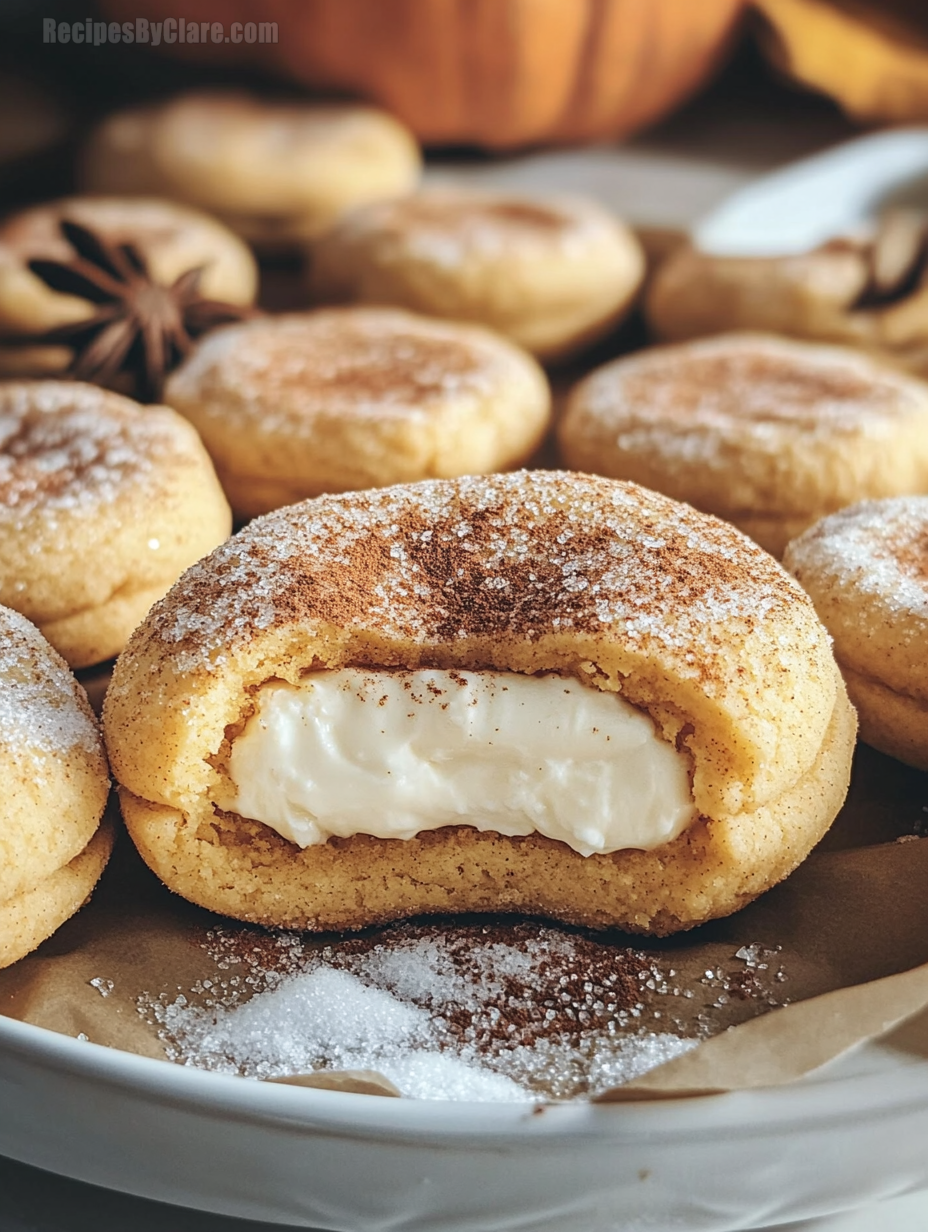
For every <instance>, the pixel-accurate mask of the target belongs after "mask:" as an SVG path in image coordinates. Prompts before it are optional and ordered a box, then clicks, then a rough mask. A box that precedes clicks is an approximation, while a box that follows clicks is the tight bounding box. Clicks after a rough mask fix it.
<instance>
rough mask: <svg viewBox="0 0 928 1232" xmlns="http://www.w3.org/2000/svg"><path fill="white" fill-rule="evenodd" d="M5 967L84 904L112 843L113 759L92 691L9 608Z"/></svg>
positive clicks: (0, 617) (0, 672)
mask: <svg viewBox="0 0 928 1232" xmlns="http://www.w3.org/2000/svg"><path fill="white" fill-rule="evenodd" d="M0 640H2V649H0V720H2V721H0V762H2V766H3V771H4V773H3V783H4V806H3V816H2V820H0V966H6V965H7V964H9V963H11V962H15V961H16V959H18V958H21V957H22V956H23V954H25V953H28V952H29V950H31V949H34V948H35V946H36V945H38V944H39V942H40V941H43V940H44V939H45V938H46V937H48V936H50V935H51V934H52V933H53V932H54V931H55V929H56V928H57V927H58V926H59V924H61V923H63V922H64V920H65V919H67V918H68V917H69V916H70V915H73V914H74V912H75V911H76V910H77V909H78V908H79V907H80V906H81V904H82V903H83V902H84V901H85V900H86V898H87V897H88V895H89V894H90V891H91V890H92V888H93V886H94V884H95V883H96V880H97V878H98V877H99V875H100V873H101V872H102V870H103V866H104V864H105V863H106V860H107V858H108V856H109V851H110V848H111V846H112V838H113V834H112V828H111V827H109V826H106V827H104V828H102V829H101V828H100V819H101V817H102V815H103V810H104V807H105V805H106V799H107V795H108V794H109V778H108V776H107V765H106V757H105V755H104V751H103V742H102V740H101V738H100V733H99V731H98V729H97V723H96V720H95V718H94V716H93V712H92V711H91V709H90V705H89V703H88V701H87V697H86V694H85V693H84V691H83V689H82V688H81V686H80V685H79V684H78V682H77V681H76V680H75V679H74V677H73V676H72V675H71V673H70V671H69V670H68V667H67V664H66V663H65V662H64V661H63V659H62V658H61V657H60V656H59V655H58V654H56V653H55V651H54V650H53V649H52V648H51V646H49V644H48V642H46V641H45V639H44V638H43V637H42V636H41V634H40V633H39V631H38V630H37V629H36V628H35V627H34V626H33V625H31V624H30V623H29V621H27V620H26V619H25V618H24V617H22V616H20V615H19V614H18V613H17V612H13V611H10V610H9V609H8V608H0Z"/></svg>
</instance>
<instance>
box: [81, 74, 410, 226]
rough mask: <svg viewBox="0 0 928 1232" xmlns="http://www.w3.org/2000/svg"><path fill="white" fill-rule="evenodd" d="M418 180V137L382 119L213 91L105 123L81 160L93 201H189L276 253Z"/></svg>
mask: <svg viewBox="0 0 928 1232" xmlns="http://www.w3.org/2000/svg"><path fill="white" fill-rule="evenodd" d="M420 170H421V154H420V152H419V147H418V144H417V142H416V140H415V138H414V137H413V136H412V134H411V133H410V132H409V130H408V129H406V128H405V127H404V126H403V125H402V124H400V122H399V121H398V120H395V119H394V118H393V116H391V115H388V114H387V113H386V112H384V111H380V110H378V109H377V108H374V107H368V106H362V105H360V104H341V105H334V104H319V103H307V102H283V101H273V100H264V99H260V98H257V97H255V96H252V95H249V94H246V93H244V92H242V91H231V90H213V91H197V92H194V93H190V94H182V95H180V96H178V97H177V98H174V99H169V100H168V101H167V102H165V103H163V104H158V105H154V106H152V105H149V106H145V107H139V108H133V109H130V110H129V111H125V112H118V113H116V114H115V115H112V116H109V117H108V118H107V119H105V120H104V121H103V122H102V123H101V124H100V125H99V127H98V128H97V129H96V131H95V132H94V133H93V134H92V136H91V138H90V141H89V142H88V145H87V148H86V149H85V152H84V158H83V168H82V180H83V183H84V185H85V186H86V187H87V189H88V190H89V191H92V192H118V193H144V194H153V193H157V194H158V195H161V196H165V197H171V198H176V199H178V200H181V201H186V202H189V203H190V204H192V205H196V206H199V207H200V208H201V209H205V210H209V211H210V213H213V214H215V215H216V216H217V217H219V218H221V219H222V220H223V221H224V222H225V223H226V224H227V225H228V226H229V227H231V228H232V229H233V230H234V231H236V232H237V233H238V234H239V235H242V236H243V237H244V238H245V239H247V240H249V241H250V242H252V243H255V244H257V245H258V246H259V247H268V246H269V247H275V246H279V245H281V244H288V243H292V242H293V241H295V240H305V239H307V238H311V237H313V236H315V235H318V234H319V233H320V232H321V231H322V230H324V229H325V228H326V227H328V226H329V225H330V224H331V223H332V222H333V221H334V220H335V219H336V218H337V217H338V216H339V215H340V214H341V213H342V212H343V211H344V210H346V209H349V208H351V207H352V206H356V205H360V204H362V203H364V202H367V201H376V200H378V199H380V198H382V197H392V196H397V195H399V194H401V193H405V192H409V191H410V190H411V189H413V188H414V187H415V185H416V183H417V182H418V179H419V175H420Z"/></svg>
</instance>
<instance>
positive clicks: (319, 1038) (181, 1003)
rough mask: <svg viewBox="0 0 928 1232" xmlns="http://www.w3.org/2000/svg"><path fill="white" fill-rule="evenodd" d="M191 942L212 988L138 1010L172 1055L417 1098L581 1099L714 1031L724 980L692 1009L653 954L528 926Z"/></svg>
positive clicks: (226, 1068)
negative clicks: (351, 1074)
mask: <svg viewBox="0 0 928 1232" xmlns="http://www.w3.org/2000/svg"><path fill="white" fill-rule="evenodd" d="M205 948H206V949H207V952H208V953H209V955H210V958H211V959H212V960H213V962H214V963H215V965H216V976H215V978H214V979H211V980H204V981H202V982H201V983H200V984H198V985H197V986H196V987H195V988H193V989H191V990H189V991H188V994H182V995H180V996H176V997H173V998H171V997H167V996H162V997H160V998H143V999H142V1001H141V1003H140V1005H139V1012H140V1013H141V1014H142V1016H143V1017H145V1018H146V1019H148V1020H149V1021H150V1022H153V1023H155V1024H157V1026H158V1029H159V1034H160V1037H161V1039H162V1041H163V1042H164V1044H165V1046H166V1049H167V1051H168V1055H169V1056H170V1057H171V1059H172V1060H175V1061H177V1062H180V1063H182V1064H186V1065H192V1066H196V1067H198V1068H203V1069H210V1070H215V1071H218V1072H222V1073H228V1074H241V1075H243V1076H246V1077H252V1078H277V1077H284V1076H286V1075H290V1074H298V1073H304V1074H305V1073H310V1072H313V1071H316V1070H331V1069H352V1070H377V1071H379V1072H380V1073H381V1074H383V1075H384V1076H385V1077H386V1078H388V1079H389V1080H390V1081H391V1082H393V1083H395V1085H396V1086H397V1087H398V1088H399V1089H400V1091H401V1092H402V1093H403V1095H404V1096H406V1097H411V1098H418V1099H457V1100H495V1101H499V1100H527V1099H532V1098H539V1097H541V1098H550V1099H559V1100H572V1099H584V1098H590V1097H592V1096H594V1095H596V1094H598V1093H600V1092H602V1091H604V1090H606V1089H607V1088H609V1087H613V1086H616V1085H619V1084H621V1083H623V1082H627V1081H629V1080H630V1079H631V1078H633V1077H635V1076H637V1075H638V1074H640V1073H644V1072H645V1071H646V1070H648V1069H651V1068H653V1067H654V1066H656V1065H659V1064H661V1063H662V1062H663V1061H666V1060H669V1059H670V1058H671V1057H674V1056H676V1055H678V1054H679V1053H681V1052H684V1051H686V1050H687V1049H689V1048H692V1047H693V1046H694V1045H695V1044H696V1042H698V1037H700V1036H704V1035H707V1034H711V1033H713V1031H715V1030H718V1029H719V1027H720V1025H721V1024H720V1023H718V1022H715V1021H714V1019H713V1015H714V1014H715V1013H717V1011H718V1009H719V1007H720V1005H721V1004H724V1001H725V1000H727V997H719V999H718V1000H717V999H716V997H717V995H718V994H719V989H721V988H724V987H727V983H726V981H727V980H729V979H730V978H731V973H728V974H726V973H725V972H723V971H722V970H721V969H720V970H719V972H718V976H717V978H713V979H712V980H705V981H703V982H702V983H701V984H700V986H699V991H698V996H699V999H700V1004H699V1005H694V1004H693V1002H692V999H691V998H692V997H693V995H694V994H693V993H692V992H689V991H684V990H681V988H680V987H678V986H676V983H675V976H676V974H677V973H676V972H675V971H674V969H673V967H672V966H671V965H670V964H669V963H668V962H667V961H665V959H664V956H663V955H661V954H659V953H658V954H656V955H647V954H645V953H643V952H640V951H637V950H633V949H629V948H627V947H625V946H623V945H620V944H615V943H613V942H609V941H605V940H602V939H599V938H596V939H593V938H591V937H588V936H586V935H584V934H582V933H577V932H574V931H572V930H567V929H556V928H551V927H547V926H544V925H540V924H534V923H531V922H523V923H508V922H503V923H477V924H474V923H463V924H462V923H460V922H449V923H448V924H443V923H438V924H436V923H429V924H421V925H420V924H403V925H399V926H396V927H392V928H389V929H385V930H380V931H379V932H377V933H376V934H371V935H367V936H362V937H355V938H352V939H349V940H343V941H339V942H337V943H333V944H330V945H320V944H319V943H318V942H312V941H310V942H307V941H305V940H304V939H302V938H301V937H299V936H297V935H296V934H287V933H282V934H270V933H263V932H258V931H253V930H250V929H241V930H237V929H234V928H229V929H225V928H223V929H217V930H214V931H213V932H211V933H210V934H209V939H208V941H207V942H206V947H205ZM739 961H740V960H739ZM771 978H773V973H771ZM761 991H762V990H760V989H758V993H760V992H761ZM764 995H765V997H766V994H764ZM767 1001H768V1003H769V998H767ZM677 1011H681V1012H679V1013H678V1012H677ZM726 1025H727V1024H726Z"/></svg>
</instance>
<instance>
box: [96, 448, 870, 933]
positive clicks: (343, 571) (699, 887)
mask: <svg viewBox="0 0 928 1232" xmlns="http://www.w3.org/2000/svg"><path fill="white" fill-rule="evenodd" d="M349 665H350V666H353V667H356V668H364V669H368V670H370V671H371V672H373V673H375V674H376V673H378V672H385V673H388V674H389V673H395V672H398V671H399V672H403V671H407V670H411V669H416V668H419V667H429V668H434V669H439V670H447V671H448V672H449V673H451V674H452V678H453V674H454V673H455V672H457V673H462V672H474V673H480V672H487V671H495V672H499V673H503V674H504V675H505V674H507V673H508V674H515V675H518V676H519V677H520V678H525V677H537V676H539V675H541V674H552V673H553V674H555V675H556V676H562V677H564V678H565V686H566V685H567V683H568V682H570V685H571V687H572V688H575V687H577V685H578V682H579V688H580V692H581V693H583V692H584V691H585V689H586V688H589V689H591V690H599V691H601V692H605V693H606V694H610V693H611V694H621V699H622V700H624V702H627V703H629V704H630V706H631V707H632V708H633V709H635V710H636V711H637V712H638V713H639V714H644V715H647V716H648V717H649V720H650V722H651V724H652V736H653V738H654V739H655V740H657V741H659V742H660V743H662V744H664V745H667V746H670V747H669V750H668V751H675V753H674V755H675V756H679V757H681V758H682V759H683V760H684V762H685V763H686V765H687V766H688V770H687V775H686V782H687V783H688V787H687V790H688V791H689V792H690V793H691V795H692V801H691V803H692V808H693V814H692V818H691V820H690V822H689V824H688V825H687V826H686V828H685V829H683V831H682V833H680V834H679V835H678V837H676V838H674V839H673V840H672V841H670V842H666V843H663V844H660V845H658V846H656V847H652V848H651V849H649V850H637V849H625V850H615V851H612V852H611V853H610V854H593V855H588V856H584V855H582V854H579V853H578V852H577V851H576V850H574V849H573V848H572V847H570V846H569V845H568V844H567V843H566V842H560V841H556V840H553V839H551V838H548V837H545V836H543V835H541V834H539V833H529V834H523V835H522V836H518V837H512V836H507V835H504V834H502V833H494V832H493V831H492V830H479V829H476V828H472V827H471V826H469V825H458V824H452V825H447V826H444V827H443V828H441V829H437V830H432V831H429V832H427V833H421V834H419V835H417V836H416V837H412V838H403V839H393V838H390V839H382V838H376V837H372V836H371V835H370V834H369V833H364V832H359V833H355V834H354V835H352V836H350V837H339V838H330V839H329V840H328V841H327V842H324V843H319V842H316V843H311V844H310V845H307V846H304V847H300V846H298V845H297V844H296V843H294V842H291V841H288V840H287V839H285V838H284V837H282V836H281V834H280V833H278V832H275V830H273V829H272V828H271V827H270V825H266V824H264V823H262V822H260V821H257V820H254V819H253V818H249V817H246V816H242V815H239V814H238V813H236V812H235V811H234V810H230V809H229V808H228V807H227V806H226V802H227V801H228V799H229V792H230V789H231V785H232V784H231V779H230V775H231V774H232V771H231V769H230V767H231V764H232V755H233V751H234V749H235V747H236V741H237V740H238V739H239V738H240V736H241V734H242V732H243V730H244V729H245V727H246V726H247V723H248V720H249V718H250V717H251V716H252V714H253V712H254V711H255V707H256V705H257V704H258V703H257V700H256V699H257V697H258V695H259V694H260V693H261V690H262V689H263V688H264V687H265V686H267V685H269V684H274V685H277V686H282V687H290V688H293V689H299V688H300V687H305V686H306V685H307V682H308V684H309V687H310V689H311V688H312V679H313V676H314V674H315V673H320V672H334V671H338V670H340V669H342V668H344V667H346V666H349ZM597 696H598V694H597ZM758 697H762V698H763V707H762V708H758V706H757V699H758ZM562 704H566V703H562ZM617 704H618V703H617ZM104 727H105V732H106V739H107V746H108V749H109V754H110V758H111V764H112V766H113V770H114V773H115V775H116V777H117V778H118V780H119V782H120V783H121V784H122V787H121V802H122V808H123V815H124V817H125V819H126V823H127V825H128V828H129V831H130V833H131V835H132V837H133V839H134V841H135V842H136V844H137V846H138V848H139V850H140V851H141V853H142V855H143V857H144V859H145V860H146V861H147V862H148V863H149V864H150V866H151V867H152V868H153V869H154V871H155V872H156V873H157V874H158V875H159V876H160V877H161V878H162V879H163V880H164V881H165V882H166V884H167V885H168V886H169V887H171V888H172V889H174V890H175V891H177V892H178V893H180V894H182V895H184V896H185V897H188V898H190V899H192V900H193V901H194V902H198V903H201V904H202V905H204V906H207V907H209V908H210V909H212V910H215V911H219V912H222V913H224V914H228V915H232V916H236V917H238V918H240V919H246V920H252V921H256V922H260V923H263V924H269V925H279V926H285V927H297V928H309V929H328V928H340V929H344V928H347V929H353V928H361V927H365V926H366V925H369V924H374V923H378V922H383V921H386V920H390V919H396V918H399V917H402V916H411V915H416V914H422V913H434V912H459V911H520V912H529V913H533V914H538V915H544V916H549V917H554V918H556V919H561V920H566V921H569V922H572V923H575V924H582V925H588V926H592V927H607V926H620V927H623V928H627V929H630V930H632V931H635V932H651V933H657V934H665V933H671V932H674V931H676V930H678V929H681V928H689V927H692V926H694V925H695V924H698V923H700V922H702V921H704V920H707V919H710V918H712V917H715V916H719V915H724V914H727V913H728V912H731V911H734V910H736V909H737V908H739V907H740V906H743V905H744V904H745V903H746V902H748V901H749V900H750V899H752V898H753V897H755V896H756V895H757V894H759V893H761V892H762V891H763V890H765V889H766V888H767V887H769V886H771V885H773V884H774V883H776V882H777V881H779V880H780V879H781V878H782V877H784V876H786V875H787V873H789V872H790V871H791V870H792V869H793V868H795V866H796V865H797V864H798V863H799V862H800V861H801V860H802V859H803V858H804V857H805V855H806V854H807V853H808V851H809V850H810V849H811V847H812V846H813V845H814V844H815V843H816V842H817V841H818V839H819V838H820V837H821V835H822V834H823V833H824V831H825V830H826V829H827V828H828V826H829V825H830V823H831V821H832V819H833V818H834V816H835V814H836V813H837V811H838V809H839V807H840V805H841V802H842V800H843V798H844V795H845V792H846V789H847V784H848V778H849V773H850V763H851V757H852V751H853V745H854V736H855V730H856V721H855V717H854V712H853V709H852V708H851V706H850V704H849V703H848V701H847V696H846V693H845V690H844V686H843V683H842V681H841V677H840V673H839V672H838V669H837V667H836V665H835V662H834V659H833V657H832V653H831V649H830V642H829V638H828V635H827V632H826V631H825V629H824V628H823V627H822V625H821V623H820V622H819V620H818V618H817V617H816V614H815V611H814V609H813V607H812V604H811V602H810V600H809V599H808V597H807V596H806V595H805V593H804V592H803V591H802V590H801V588H800V587H799V586H798V585H797V584H796V583H795V582H794V581H793V579H792V578H790V577H789V575H788V574H787V573H786V572H785V571H784V570H783V569H782V568H781V567H780V566H779V565H778V564H777V563H776V562H775V561H774V560H773V559H772V558H771V557H770V556H768V555H767V554H766V553H765V552H763V551H762V550H761V549H760V548H758V547H757V546H756V545H755V544H753V543H751V542H750V541H749V540H747V539H746V538H745V537H744V536H742V535H741V534H740V533H739V532H738V531H736V530H735V529H734V528H733V527H731V526H728V525H726V524H725V523H722V522H720V521H718V520H717V519H715V518H712V517H708V516H706V515H703V514H700V513H697V512H696V511H695V510H693V509H691V508H689V507H687V506H684V505H679V504H677V503H675V502H673V501H670V500H668V499H667V498H665V497H663V496H660V495H658V494H657V493H654V492H649V491H647V490H645V489H643V488H638V487H636V486H635V485H633V484H623V483H618V482H615V481H612V480H608V479H598V478H594V477H589V476H578V475H571V474H564V473H546V472H532V473H528V472H522V473H517V474H513V475H494V476H489V477H485V478H479V477H468V478H463V479H459V480H456V481H432V482H426V483H419V484H410V485H405V486H398V487H394V488H388V489H384V490H379V491H372V492H356V493H350V494H346V495H342V496H329V497H323V498H320V499H318V500H315V501H309V502H306V503H304V504H301V505H295V506H291V507H289V508H287V509H282V510H279V511H278V512H276V513H273V514H271V515H269V516H268V517H265V518H261V519H258V520H256V521H255V522H253V523H251V524H250V525H249V526H248V527H247V528H246V529H245V530H244V531H242V532H241V533H240V534H239V535H237V536H235V537H234V538H233V539H231V540H229V542H228V543H227V544H225V545H223V546H222V547H221V548H219V549H217V551H216V552H214V553H213V554H212V555H211V556H210V557H208V558H206V559H205V560H204V561H201V562H200V563H199V564H198V565H197V566H195V567H194V568H193V569H192V570H190V571H188V573H187V574H185V576H184V577H183V578H182V579H181V580H180V581H179V582H178V584H177V585H176V586H175V587H174V588H173V589H172V591H171V592H170V593H169V594H168V595H167V596H166V597H165V599H164V600H163V601H162V602H161V603H160V604H158V605H157V607H156V608H155V609H153V611H152V612H151V614H150V615H149V618H148V619H147V620H146V621H145V623H144V624H143V625H142V626H140V628H139V629H138V630H136V632H135V633H134V635H133V637H132V639H131V641H130V644H129V646H128V647H127V649H126V651H125V652H124V654H123V655H122V656H121V657H120V659H119V661H118V663H117V665H116V669H115V673H114V677H113V682H112V685H111V687H110V689H109V691H108V693H107V697H106V702H105V706H104ZM378 781H379V780H378ZM388 786H389V784H388V782H387V780H384V781H383V783H382V787H383V791H384V793H386V791H387V788H388ZM344 787H345V791H346V792H348V791H349V790H350V789H351V783H350V782H349V781H347V780H346V781H345V784H344ZM463 815H465V816H466V814H463Z"/></svg>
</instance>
